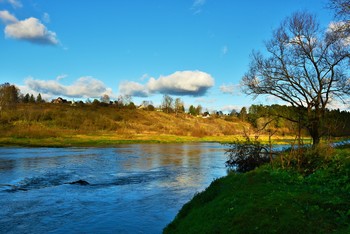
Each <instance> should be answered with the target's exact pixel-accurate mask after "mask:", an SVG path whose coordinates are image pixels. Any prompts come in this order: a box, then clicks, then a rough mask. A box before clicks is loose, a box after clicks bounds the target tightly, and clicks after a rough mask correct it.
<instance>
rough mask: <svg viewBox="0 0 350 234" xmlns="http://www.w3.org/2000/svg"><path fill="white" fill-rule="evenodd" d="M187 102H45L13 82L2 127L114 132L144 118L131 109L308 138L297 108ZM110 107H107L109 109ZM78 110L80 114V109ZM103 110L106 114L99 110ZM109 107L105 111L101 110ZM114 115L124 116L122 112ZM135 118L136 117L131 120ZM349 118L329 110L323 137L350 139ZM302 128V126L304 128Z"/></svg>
mask: <svg viewBox="0 0 350 234" xmlns="http://www.w3.org/2000/svg"><path fill="white" fill-rule="evenodd" d="M184 106H185V105H184V102H183V101H182V100H181V99H180V98H176V99H174V98H172V97H171V96H169V95H164V96H163V100H162V104H161V105H160V106H159V107H155V106H154V105H153V103H152V102H151V101H143V102H142V103H141V105H139V106H136V105H135V104H134V103H133V102H132V98H131V96H128V95H126V96H119V97H118V99H117V100H115V101H112V100H110V98H109V97H108V95H104V96H102V97H101V98H100V99H94V100H90V99H87V100H86V101H85V102H83V101H79V102H74V101H68V100H65V99H63V98H57V99H53V100H52V101H51V102H49V103H48V102H45V101H44V100H43V98H42V97H41V95H40V94H38V95H37V96H36V97H35V96H34V95H33V94H25V95H23V94H21V93H20V91H19V89H18V88H17V87H16V86H14V85H11V84H9V83H5V84H2V85H0V110H1V112H0V122H1V123H2V124H3V127H4V126H10V125H11V124H10V123H15V122H21V121H22V122H25V123H32V122H42V123H45V125H47V126H55V127H57V128H62V129H73V130H79V129H84V130H87V131H95V130H113V129H117V128H120V125H121V124H120V121H124V122H127V121H128V120H129V119H131V118H135V117H137V118H140V121H141V118H142V117H140V116H139V115H140V113H142V112H137V114H136V112H135V111H133V110H136V109H140V110H147V111H155V110H157V111H162V112H163V113H167V114H172V113H173V114H176V115H178V114H189V115H191V116H198V115H204V116H209V115H210V114H211V116H212V118H213V117H215V118H217V117H219V118H222V119H224V120H226V121H229V122H236V123H239V122H241V123H249V124H250V126H252V129H255V131H256V132H258V133H260V134H269V135H273V134H277V135H296V134H298V133H299V134H302V135H304V136H305V135H307V134H308V133H307V130H306V127H305V126H306V125H305V124H304V125H303V124H301V123H303V121H305V118H304V116H300V113H301V112H300V111H299V110H296V109H295V107H292V106H285V105H271V106H266V105H251V106H250V107H248V108H247V107H243V108H242V109H241V110H240V111H236V110H232V112H231V113H230V114H229V115H223V113H222V112H221V111H218V112H213V113H210V114H209V113H208V111H205V112H204V113H203V108H202V107H201V106H200V105H198V106H197V107H195V106H193V105H191V106H190V107H189V109H188V111H187V112H186V111H185V107H184ZM107 107H109V108H107ZM77 108H78V109H77ZM101 108H102V109H101ZM103 108H107V109H103ZM116 110H121V111H124V112H123V114H121V113H122V112H118V111H116ZM133 115H134V116H133ZM349 120H350V113H349V112H348V111H340V110H339V109H337V110H326V113H325V118H323V119H322V125H321V128H322V129H321V133H322V136H324V137H328V138H329V137H340V136H350V121H349ZM300 127H302V128H301V129H300Z"/></svg>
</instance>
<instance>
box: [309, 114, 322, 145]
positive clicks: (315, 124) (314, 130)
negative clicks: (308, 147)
mask: <svg viewBox="0 0 350 234" xmlns="http://www.w3.org/2000/svg"><path fill="white" fill-rule="evenodd" d="M308 130H309V133H310V136H311V138H312V147H313V148H315V147H316V146H317V145H318V144H319V143H320V140H321V134H320V118H319V117H318V116H316V117H314V118H312V120H311V123H310V126H309V128H308Z"/></svg>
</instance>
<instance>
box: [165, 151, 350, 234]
mask: <svg viewBox="0 0 350 234" xmlns="http://www.w3.org/2000/svg"><path fill="white" fill-rule="evenodd" d="M349 155H350V149H349V148H348V149H342V150H337V151H336V153H335V155H334V158H333V159H332V160H331V163H329V164H327V165H325V166H324V167H323V168H321V169H319V170H317V171H316V172H314V173H313V174H311V175H309V176H303V175H301V174H299V173H296V172H295V171H292V170H289V171H288V170H282V169H276V168H275V169H273V168H271V167H270V166H269V165H268V166H263V167H261V168H258V169H256V170H254V171H251V172H248V173H244V174H230V175H228V176H226V177H223V178H220V179H217V180H215V181H213V183H212V184H211V185H210V186H209V187H208V188H207V189H206V190H205V191H204V192H202V193H199V194H197V195H196V196H195V197H194V198H193V199H192V200H191V201H190V202H189V203H187V204H185V205H184V206H183V208H182V209H181V210H180V212H179V213H178V215H177V216H176V218H175V220H174V221H173V222H172V223H170V224H169V225H168V226H167V227H166V229H164V233H296V232H298V233H330V232H333V233H350V202H349V201H350V186H349V184H350V177H349V172H350V156H349Z"/></svg>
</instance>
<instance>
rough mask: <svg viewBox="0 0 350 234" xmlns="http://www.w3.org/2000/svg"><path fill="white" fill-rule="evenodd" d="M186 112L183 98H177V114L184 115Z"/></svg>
mask: <svg viewBox="0 0 350 234" xmlns="http://www.w3.org/2000/svg"><path fill="white" fill-rule="evenodd" d="M184 111H185V107H184V102H183V101H182V100H181V98H176V99H175V112H176V114H178V113H183V112H184Z"/></svg>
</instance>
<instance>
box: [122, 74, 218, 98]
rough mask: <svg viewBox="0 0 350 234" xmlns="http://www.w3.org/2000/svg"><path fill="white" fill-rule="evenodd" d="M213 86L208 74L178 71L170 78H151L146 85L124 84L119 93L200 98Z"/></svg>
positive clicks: (139, 95)
mask: <svg viewBox="0 0 350 234" xmlns="http://www.w3.org/2000/svg"><path fill="white" fill-rule="evenodd" d="M212 86H214V79H213V77H212V76H211V75H209V74H208V73H205V72H201V71H177V72H175V73H173V74H170V75H168V76H160V77H159V78H158V79H156V78H153V77H151V78H150V79H149V81H148V82H147V84H145V85H143V84H140V83H137V82H130V81H127V82H123V83H121V84H120V85H119V91H120V92H121V93H123V94H128V95H132V96H138V97H146V96H149V95H150V94H154V93H160V94H168V95H176V96H185V95H188V96H195V97H198V96H203V95H205V94H206V92H207V91H208V89H209V88H211V87H212Z"/></svg>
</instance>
